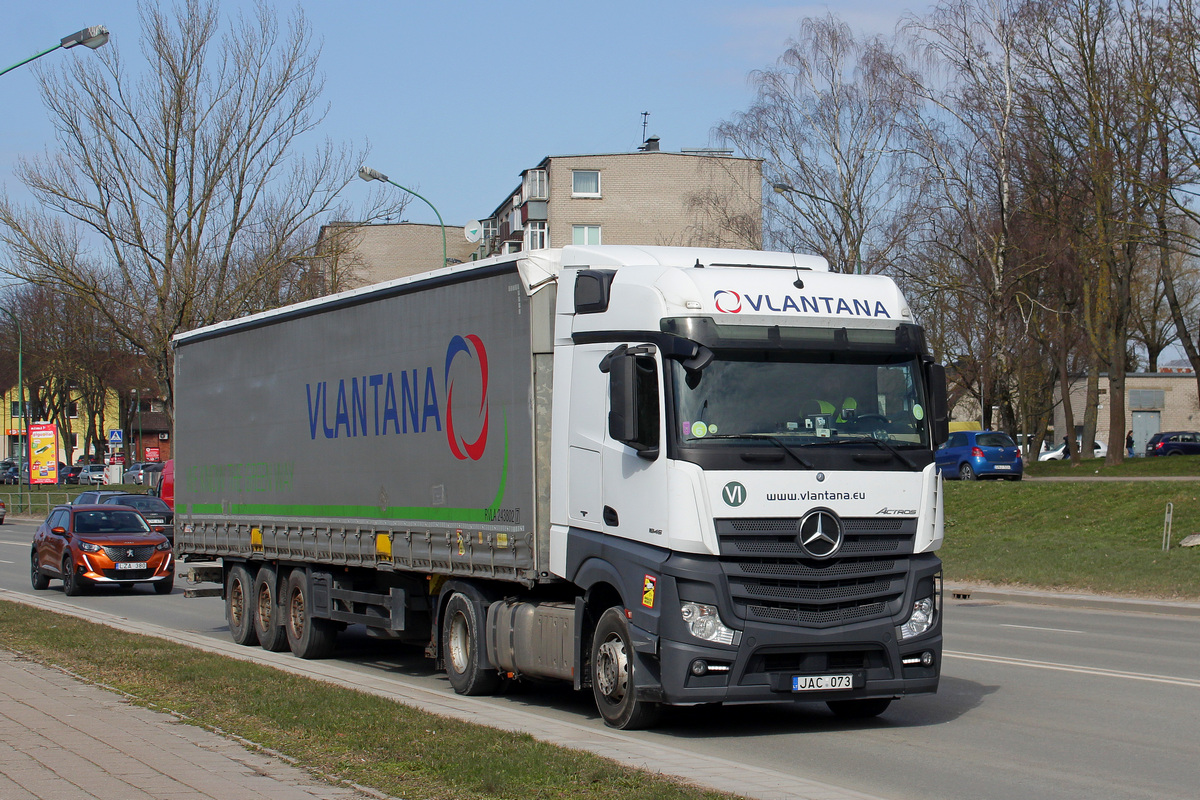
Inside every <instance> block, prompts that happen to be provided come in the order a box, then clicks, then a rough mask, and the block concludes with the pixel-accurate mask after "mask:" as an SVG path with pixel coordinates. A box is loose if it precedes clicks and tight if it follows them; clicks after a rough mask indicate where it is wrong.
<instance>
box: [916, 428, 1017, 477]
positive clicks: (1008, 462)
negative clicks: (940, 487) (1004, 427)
mask: <svg viewBox="0 0 1200 800" xmlns="http://www.w3.org/2000/svg"><path fill="white" fill-rule="evenodd" d="M934 460H935V462H936V463H937V468H938V470H939V471H941V473H942V475H944V476H946V477H947V478H958V479H960V480H964V481H973V480H976V479H978V478H1004V479H1005V480H1010V481H1019V480H1021V475H1022V474H1024V471H1025V465H1024V462H1022V461H1021V448H1019V447H1017V445H1016V442H1014V441H1013V440H1012V438H1011V437H1010V436H1009V435H1008V434H1007V433H1001V432H1000V431H956V432H954V433H952V434H950V438H949V439H948V440H947V441H946V443H945V444H944V445H942V446H941V448H939V449H938V451H937V452H936V453H934Z"/></svg>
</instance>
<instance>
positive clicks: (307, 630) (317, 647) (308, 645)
mask: <svg viewBox="0 0 1200 800" xmlns="http://www.w3.org/2000/svg"><path fill="white" fill-rule="evenodd" d="M284 615H285V616H284V626H283V627H284V629H285V630H286V631H287V642H288V647H290V648H291V649H292V654H293V655H295V656H297V657H298V658H325V657H326V656H328V655H329V654H330V653H332V652H333V641H334V639H335V638H336V637H337V630H336V628H335V627H334V625H333V621H332V620H328V619H316V618H315V617H313V616H312V598H311V597H309V596H308V576H307V574H305V572H304V570H302V569H294V570H292V572H291V574H290V575H288V579H287V594H286V595H285V603H284Z"/></svg>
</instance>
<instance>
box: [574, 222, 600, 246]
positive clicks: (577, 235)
mask: <svg viewBox="0 0 1200 800" xmlns="http://www.w3.org/2000/svg"><path fill="white" fill-rule="evenodd" d="M571 243H572V244H600V226H599V225H572V226H571Z"/></svg>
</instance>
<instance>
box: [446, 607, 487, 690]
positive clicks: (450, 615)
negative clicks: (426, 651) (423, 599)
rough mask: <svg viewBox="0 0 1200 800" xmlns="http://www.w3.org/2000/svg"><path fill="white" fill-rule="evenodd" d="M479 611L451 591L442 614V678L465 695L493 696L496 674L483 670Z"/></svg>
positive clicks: (481, 627) (481, 621) (481, 631)
mask: <svg viewBox="0 0 1200 800" xmlns="http://www.w3.org/2000/svg"><path fill="white" fill-rule="evenodd" d="M478 612H479V608H478V606H477V605H476V604H475V603H472V602H471V599H470V598H469V597H467V596H466V595H465V594H463V593H461V592H455V593H454V594H452V595H451V596H450V601H449V602H447V603H446V611H445V613H444V614H443V615H442V647H443V648H444V650H443V652H444V653H445V658H444V660H445V662H446V675H447V677H449V678H450V685H451V686H453V687H454V691H456V692H458V693H459V694H466V695H485V694H494V693H495V691H496V689H498V688H499V687H500V673H499V672H496V671H495V670H490V669H487V668H485V667H484V665H483V664H482V663H481V662H482V659H481V655H482V653H483V652H484V648H485V647H486V645H485V644H484V639H483V625H484V623H483V620H481V619H480V618H479V613H478Z"/></svg>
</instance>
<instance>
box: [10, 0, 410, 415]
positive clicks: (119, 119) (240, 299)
mask: <svg viewBox="0 0 1200 800" xmlns="http://www.w3.org/2000/svg"><path fill="white" fill-rule="evenodd" d="M140 13H141V21H142V29H143V30H142V33H143V38H142V48H141V53H142V56H143V57H144V60H145V63H144V64H143V65H142V68H141V70H140V71H138V72H136V73H135V72H134V71H133V70H131V68H130V66H129V65H128V64H127V63H126V62H125V60H124V58H123V55H122V51H121V49H120V48H118V47H116V46H110V47H108V48H105V49H104V50H101V51H98V52H97V54H96V56H97V57H96V58H91V59H78V60H74V61H71V62H66V63H65V65H64V66H61V67H60V68H59V69H57V70H55V71H50V72H43V73H42V91H43V97H44V101H45V104H46V106H47V108H48V110H49V113H50V116H51V118H52V119H53V121H54V124H55V127H56V130H57V139H58V152H57V153H47V154H46V155H45V156H43V157H40V158H31V159H26V160H23V161H22V162H21V163H20V166H19V167H18V169H17V176H18V178H19V179H20V180H21V182H22V183H23V184H24V185H25V186H26V187H28V189H29V190H30V192H31V193H32V194H33V197H34V198H35V204H34V205H33V206H32V207H28V208H25V207H19V206H18V205H16V204H15V203H14V202H12V201H11V200H10V199H7V198H6V199H0V239H2V240H3V241H4V243H5V244H6V245H7V250H8V253H7V255H8V258H7V261H6V263H5V264H4V265H3V271H4V272H5V273H7V274H9V275H12V276H16V277H18V278H22V279H25V280H27V281H30V282H32V283H36V284H41V285H47V286H55V287H59V288H61V290H62V291H64V292H65V293H66V294H68V295H69V296H72V297H74V298H76V299H78V301H80V302H81V303H82V304H83V305H84V306H85V307H87V308H90V309H93V310H94V311H96V312H97V313H98V314H99V315H100V316H101V317H102V318H103V319H104V320H106V322H107V323H108V325H110V326H111V327H112V329H113V330H114V331H116V332H117V334H118V335H119V336H120V337H121V338H123V339H124V340H126V341H127V342H128V343H129V344H130V346H131V348H132V349H133V350H134V351H136V352H138V353H141V354H144V356H145V357H146V358H147V359H148V361H149V363H150V365H151V367H152V368H153V370H154V375H155V377H156V379H157V382H158V384H159V388H160V390H161V393H162V396H163V398H164V400H165V401H166V408H167V411H168V413H172V412H173V402H172V397H173V393H172V375H171V348H170V341H171V337H172V336H174V335H175V334H176V333H179V332H181V331H185V330H188V329H190V328H194V327H197V326H201V325H205V324H210V323H214V322H218V321H221V320H225V319H230V318H234V317H238V316H242V315H245V314H248V313H253V312H255V311H259V310H262V309H265V308H270V307H272V306H276V305H279V304H280V303H284V302H288V301H290V300H294V299H299V298H300V297H303V296H305V295H306V293H307V292H309V291H310V289H311V287H312V286H313V285H314V282H311V281H306V280H305V271H306V270H308V269H310V268H311V267H310V265H311V263H312V261H311V258H312V256H313V255H314V248H315V246H316V240H317V235H316V234H317V229H318V226H319V222H320V221H321V219H322V218H323V217H324V216H326V215H330V214H333V215H335V216H343V217H344V216H346V210H345V209H338V208H336V207H335V204H336V203H337V202H338V197H339V194H340V193H341V191H342V189H343V188H344V187H345V185H346V184H347V183H348V182H349V181H350V180H352V179H353V177H354V174H355V168H356V167H357V165H358V163H359V162H360V161H361V155H362V154H361V153H358V152H355V151H354V150H353V149H351V148H348V147H341V148H338V147H335V146H333V145H332V144H331V143H329V142H328V141H326V142H325V143H324V144H323V145H321V146H318V147H317V148H316V149H315V150H314V151H313V152H311V153H309V154H308V155H306V156H301V155H298V154H297V146H298V145H299V144H300V143H301V141H302V140H304V139H307V138H311V137H312V136H313V135H314V134H315V129H316V128H317V127H318V125H319V124H320V122H321V121H322V119H323V117H324V113H325V112H324V109H323V107H322V106H321V104H320V99H319V98H320V92H321V88H322V82H321V78H320V75H319V73H318V71H317V59H318V55H319V47H317V46H316V45H315V44H314V43H313V40H312V34H311V31H310V28H309V26H308V24H307V23H306V21H305V20H304V18H303V16H302V15H301V13H300V12H299V11H297V12H296V13H295V15H294V16H293V17H292V18H291V19H290V20H289V21H288V22H287V23H286V24H285V25H282V26H281V25H280V24H279V21H278V20H277V17H276V14H275V12H274V11H273V10H271V8H270V7H268V6H267V5H266V4H265V3H259V4H258V5H257V6H256V8H255V11H254V12H253V13H252V14H251V15H250V16H247V17H239V18H237V19H236V20H234V21H233V22H232V24H231V25H230V27H229V29H228V30H227V31H225V32H224V33H222V31H221V24H220V20H221V18H220V15H219V12H218V7H217V4H216V3H215V2H208V1H207V0H185V2H183V3H182V5H181V6H179V7H177V8H176V9H175V11H174V13H173V15H168V14H167V13H166V12H164V11H163V10H161V9H160V8H159V6H157V5H155V4H151V3H146V4H143V5H141V6H140ZM390 202H392V203H393V207H391V208H386V207H385V200H384V195H382V194H377V195H375V197H374V199H373V201H372V203H371V209H369V210H368V211H367V213H365V214H363V215H359V218H360V219H371V218H374V217H375V216H377V215H379V214H381V213H386V212H387V211H391V212H392V213H395V208H394V204H395V203H397V202H400V203H402V202H403V200H397V198H396V197H395V195H394V194H393V197H392V200H391V201H390ZM372 209H373V210H372ZM322 288H326V289H329V288H337V287H327V286H325V287H322Z"/></svg>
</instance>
